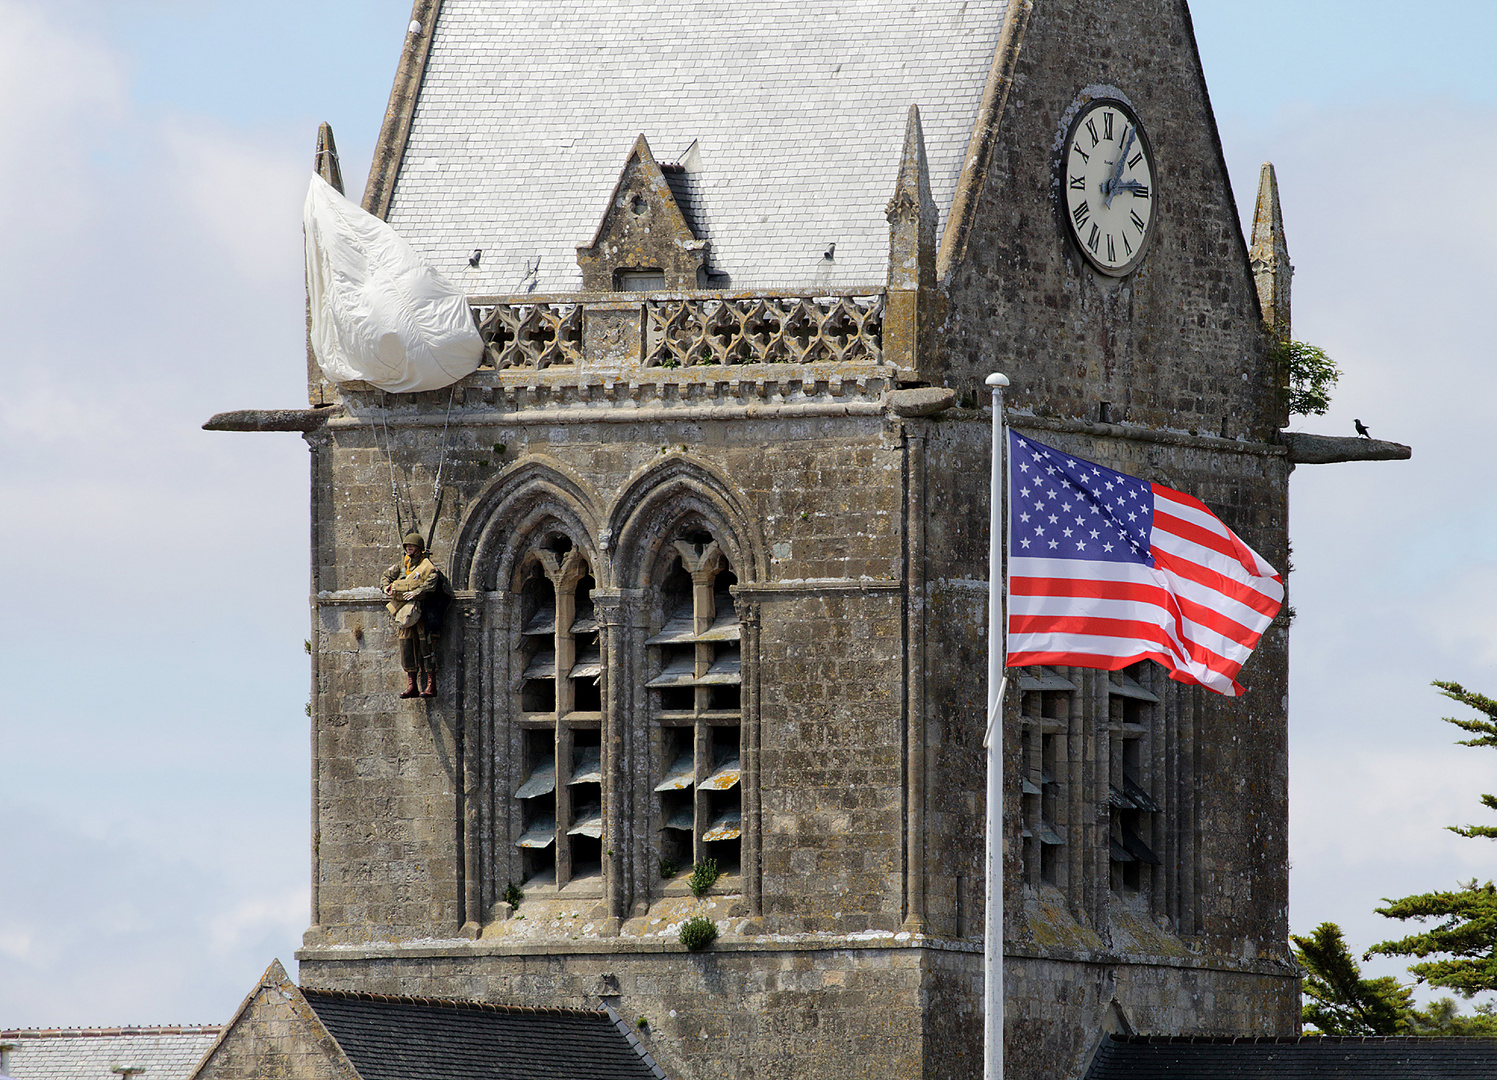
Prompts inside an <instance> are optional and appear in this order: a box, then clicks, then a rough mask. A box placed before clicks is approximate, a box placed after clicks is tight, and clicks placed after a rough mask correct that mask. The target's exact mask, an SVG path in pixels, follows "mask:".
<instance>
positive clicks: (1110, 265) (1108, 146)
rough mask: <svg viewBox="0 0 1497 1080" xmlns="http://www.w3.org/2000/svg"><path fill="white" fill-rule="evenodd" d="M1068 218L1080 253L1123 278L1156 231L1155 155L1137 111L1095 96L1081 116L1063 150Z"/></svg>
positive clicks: (1103, 269)
mask: <svg viewBox="0 0 1497 1080" xmlns="http://www.w3.org/2000/svg"><path fill="white" fill-rule="evenodd" d="M1060 168H1061V170H1062V175H1061V183H1062V190H1063V191H1064V192H1065V195H1066V201H1065V209H1066V221H1067V222H1068V224H1069V226H1070V229H1071V234H1072V235H1073V236H1075V238H1076V243H1077V245H1078V246H1079V247H1080V248H1081V254H1082V255H1084V256H1085V257H1086V259H1087V261H1088V262H1090V263H1091V264H1092V265H1093V266H1095V267H1096V268H1097V269H1098V270H1100V271H1102V273H1104V274H1110V275H1112V276H1113V277H1122V276H1123V275H1124V274H1127V273H1131V272H1132V271H1133V269H1134V268H1135V267H1137V266H1138V264H1139V262H1140V261H1141V260H1142V259H1143V257H1144V250H1145V249H1146V248H1147V247H1148V244H1149V237H1150V236H1151V235H1152V234H1153V231H1154V201H1155V199H1154V195H1155V193H1154V154H1153V151H1152V150H1151V149H1150V148H1149V140H1148V137H1147V136H1146V135H1145V134H1144V130H1143V128H1142V127H1140V126H1139V123H1138V117H1136V116H1134V115H1133V110H1132V109H1130V108H1128V106H1127V105H1124V104H1123V103H1122V102H1121V101H1115V100H1113V99H1111V98H1097V99H1095V100H1093V101H1091V102H1090V103H1089V104H1088V105H1087V106H1086V107H1085V108H1083V109H1082V110H1081V111H1080V112H1079V113H1078V114H1077V115H1076V119H1075V120H1074V121H1073V122H1072V124H1071V130H1070V131H1069V132H1067V133H1066V141H1065V145H1064V149H1063V152H1062V155H1061V163H1060Z"/></svg>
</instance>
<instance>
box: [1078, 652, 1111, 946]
mask: <svg viewBox="0 0 1497 1080" xmlns="http://www.w3.org/2000/svg"><path fill="white" fill-rule="evenodd" d="M1081 685H1082V688H1083V689H1082V700H1083V706H1082V707H1083V709H1084V710H1085V712H1086V714H1087V716H1088V717H1089V719H1090V723H1089V724H1088V729H1089V730H1088V732H1087V741H1088V743H1089V746H1088V747H1087V764H1088V766H1089V768H1090V775H1089V776H1088V778H1087V779H1088V784H1087V794H1088V796H1089V798H1088V799H1087V802H1088V804H1089V805H1088V806H1086V808H1085V814H1086V819H1085V820H1086V838H1087V845H1086V847H1087V850H1086V864H1087V870H1088V871H1089V872H1087V873H1086V875H1085V877H1084V878H1083V880H1084V881H1085V882H1086V913H1087V917H1088V918H1089V919H1090V920H1091V924H1092V926H1093V927H1094V928H1096V929H1098V930H1101V929H1102V928H1103V927H1105V926H1106V925H1107V900H1108V894H1109V892H1110V891H1111V888H1112V860H1111V845H1110V840H1111V837H1112V809H1111V801H1110V800H1109V798H1108V784H1109V783H1110V781H1111V770H1112V739H1111V732H1110V731H1109V730H1108V701H1107V674H1106V672H1097V671H1087V672H1086V673H1085V675H1084V676H1083V678H1082V684H1081Z"/></svg>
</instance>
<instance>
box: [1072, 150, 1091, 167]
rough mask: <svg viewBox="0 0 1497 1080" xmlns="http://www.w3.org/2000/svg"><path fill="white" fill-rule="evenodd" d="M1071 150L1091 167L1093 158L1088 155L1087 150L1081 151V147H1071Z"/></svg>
mask: <svg viewBox="0 0 1497 1080" xmlns="http://www.w3.org/2000/svg"><path fill="white" fill-rule="evenodd" d="M1071 149H1072V150H1073V151H1074V152H1075V153H1076V154H1078V155H1080V157H1081V160H1082V161H1084V162H1086V163H1087V164H1088V165H1090V164H1091V163H1092V156H1091V155H1090V154H1088V153H1087V152H1086V151H1085V150H1083V149H1081V147H1079V146H1073V147H1071Z"/></svg>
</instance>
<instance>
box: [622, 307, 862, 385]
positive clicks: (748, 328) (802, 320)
mask: <svg viewBox="0 0 1497 1080" xmlns="http://www.w3.org/2000/svg"><path fill="white" fill-rule="evenodd" d="M645 314H646V323H645V347H644V350H645V364H646V365H648V366H651V367H690V366H694V365H700V364H812V363H817V362H831V363H837V362H852V361H861V362H864V363H875V364H876V363H879V362H880V361H881V359H882V356H883V350H882V345H883V317H884V298H883V296H882V295H881V294H880V295H873V296H818V297H806V296H773V297H768V296H767V297H751V298H747V299H733V300H650V301H648V302H647V303H646V305H645Z"/></svg>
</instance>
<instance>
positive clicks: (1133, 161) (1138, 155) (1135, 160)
mask: <svg viewBox="0 0 1497 1080" xmlns="http://www.w3.org/2000/svg"><path fill="white" fill-rule="evenodd" d="M1143 159H1144V152H1143V151H1142V150H1140V151H1139V152H1138V153H1136V154H1134V155H1133V156H1132V157H1131V158H1129V159H1128V168H1130V169H1131V168H1133V166H1135V165H1137V164H1138V163H1139V162H1140V161H1142V160H1143Z"/></svg>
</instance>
